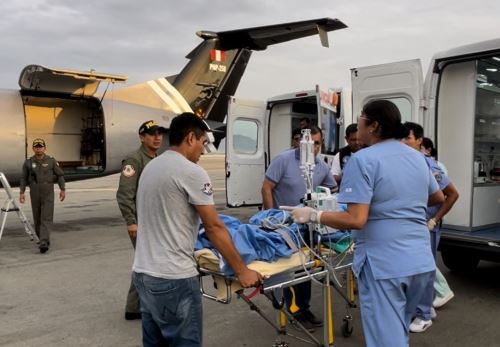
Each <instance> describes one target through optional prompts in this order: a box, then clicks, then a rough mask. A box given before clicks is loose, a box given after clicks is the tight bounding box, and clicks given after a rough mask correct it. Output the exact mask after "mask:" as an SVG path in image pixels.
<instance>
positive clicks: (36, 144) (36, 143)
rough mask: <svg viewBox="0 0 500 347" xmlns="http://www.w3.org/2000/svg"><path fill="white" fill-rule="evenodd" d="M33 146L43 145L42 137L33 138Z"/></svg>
mask: <svg viewBox="0 0 500 347" xmlns="http://www.w3.org/2000/svg"><path fill="white" fill-rule="evenodd" d="M33 147H45V141H44V140H43V139H40V138H38V139H34V140H33Z"/></svg>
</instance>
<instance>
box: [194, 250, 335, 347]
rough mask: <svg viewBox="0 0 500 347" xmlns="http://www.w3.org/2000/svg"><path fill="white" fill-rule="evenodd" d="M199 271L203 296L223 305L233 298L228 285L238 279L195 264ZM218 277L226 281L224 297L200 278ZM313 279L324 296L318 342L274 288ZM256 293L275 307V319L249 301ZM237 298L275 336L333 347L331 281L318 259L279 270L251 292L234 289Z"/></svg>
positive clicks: (327, 271)
mask: <svg viewBox="0 0 500 347" xmlns="http://www.w3.org/2000/svg"><path fill="white" fill-rule="evenodd" d="M198 270H199V272H200V277H199V278H200V291H201V294H202V296H203V297H205V298H207V299H209V300H213V301H216V302H219V303H222V304H229V303H230V302H231V300H232V298H233V296H232V295H233V293H232V289H231V286H232V284H233V283H235V282H237V281H238V280H237V278H235V277H234V276H225V275H224V274H223V273H222V272H219V271H213V270H210V269H207V268H204V267H198ZM207 275H211V276H219V277H223V278H224V282H225V284H226V293H227V296H226V298H225V299H221V298H218V297H216V296H214V295H211V294H209V293H208V292H207V291H206V290H205V288H204V284H203V277H204V276H207ZM311 279H315V280H317V281H320V282H321V283H322V287H323V288H322V295H323V341H322V342H321V341H319V340H318V339H317V338H316V337H315V336H314V335H312V334H311V332H309V331H308V330H307V329H306V328H305V327H304V326H303V325H302V324H300V322H299V321H297V320H296V319H295V318H294V316H293V315H292V314H291V313H290V312H288V310H287V309H286V308H285V307H284V300H283V298H282V299H281V300H280V301H278V300H277V298H276V296H275V291H276V290H278V289H281V290H282V289H284V288H288V287H291V286H294V285H296V284H299V283H303V282H307V281H310V280H311ZM257 293H260V294H263V295H264V296H266V297H267V298H268V299H269V300H270V301H271V303H272V304H273V307H274V309H275V310H278V315H277V316H278V317H277V319H276V320H275V321H277V323H276V322H275V321H273V320H272V319H271V318H269V317H268V316H266V314H264V312H263V311H262V310H261V309H260V308H259V306H258V305H256V304H255V303H254V302H253V301H252V297H253V296H255V295H256V294H257ZM235 294H236V296H237V298H240V299H242V300H243V301H244V302H245V303H246V304H247V305H248V306H249V307H250V310H252V311H255V312H256V313H257V314H258V315H259V316H260V317H261V318H263V319H264V320H265V321H266V322H267V323H268V324H269V325H271V326H272V327H273V328H274V330H275V331H276V332H277V333H278V335H286V336H290V337H292V338H295V339H298V340H300V341H302V342H306V343H309V344H312V345H316V346H324V347H325V346H333V343H334V331H333V311H332V298H331V281H330V271H329V270H328V269H327V268H326V267H325V266H324V265H323V263H322V262H321V261H320V260H318V259H315V260H311V261H307V262H305V263H304V264H303V266H297V267H293V268H290V269H288V270H286V271H283V272H280V273H278V274H275V275H272V276H270V277H268V278H266V279H264V280H263V283H262V285H261V286H260V287H259V288H257V289H256V290H254V292H253V293H252V294H250V295H245V294H244V291H243V289H240V290H237V291H236V293H235ZM287 320H289V321H290V322H292V324H294V325H295V326H296V327H297V328H298V329H299V330H300V331H301V332H302V333H303V334H304V335H305V336H306V337H307V338H303V337H300V336H296V335H294V334H291V333H290V332H289V331H288V330H287V327H286V323H287Z"/></svg>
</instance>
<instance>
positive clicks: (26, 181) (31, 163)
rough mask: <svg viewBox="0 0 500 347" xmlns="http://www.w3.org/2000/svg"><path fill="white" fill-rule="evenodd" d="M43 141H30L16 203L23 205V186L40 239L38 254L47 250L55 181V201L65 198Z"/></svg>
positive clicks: (55, 164) (58, 172) (54, 162)
mask: <svg viewBox="0 0 500 347" xmlns="http://www.w3.org/2000/svg"><path fill="white" fill-rule="evenodd" d="M45 150H46V147H45V141H44V140H43V139H35V140H33V152H35V155H34V156H32V157H31V158H29V159H26V161H25V162H24V164H23V174H22V177H21V184H20V193H21V194H20V196H19V201H20V202H21V204H24V202H25V201H26V197H25V195H24V192H25V191H26V186H29V187H30V198H31V209H32V210H33V219H34V221H35V232H36V234H37V236H38V238H39V239H40V246H39V247H40V253H45V252H47V251H48V250H49V246H50V228H51V225H52V220H53V218H54V182H55V181H56V180H57V183H58V184H59V188H60V190H61V191H60V193H59V200H61V201H63V200H64V199H65V197H66V192H65V182H64V172H63V170H62V169H61V168H60V167H59V164H58V162H57V160H55V159H54V158H53V157H51V156H49V155H46V154H45Z"/></svg>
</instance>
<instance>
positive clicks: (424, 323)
mask: <svg viewBox="0 0 500 347" xmlns="http://www.w3.org/2000/svg"><path fill="white" fill-rule="evenodd" d="M431 325H432V320H430V319H429V320H423V319H420V318H418V317H417V318H415V319H414V320H413V322H411V324H410V331H411V332H412V333H422V332H424V331H426V330H427V329H428V328H429V327H430V326H431Z"/></svg>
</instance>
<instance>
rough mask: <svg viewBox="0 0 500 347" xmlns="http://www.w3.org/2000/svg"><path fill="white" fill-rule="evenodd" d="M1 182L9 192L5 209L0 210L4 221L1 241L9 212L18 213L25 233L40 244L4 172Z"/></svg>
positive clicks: (0, 231)
mask: <svg viewBox="0 0 500 347" xmlns="http://www.w3.org/2000/svg"><path fill="white" fill-rule="evenodd" d="M0 182H1V183H2V186H3V188H4V189H5V191H6V192H7V199H6V200H5V202H4V204H3V207H2V208H1V209H0V210H1V213H0V216H1V219H2V227H1V228H0V240H1V239H2V234H3V229H4V227H5V222H6V221H7V214H8V213H9V212H16V213H17V216H18V217H19V220H20V221H21V223H22V224H23V226H24V231H25V232H26V234H28V235H29V237H30V240H31V241H33V240H35V241H36V242H38V241H39V240H38V236H36V233H35V232H34V231H33V227H32V226H31V224H30V222H29V221H28V219H27V218H26V216H25V215H24V213H23V211H22V210H21V208H20V207H19V205H18V204H17V202H16V199H15V198H14V193H13V192H12V188H11V187H10V184H9V181H7V177H5V175H4V174H3V172H0Z"/></svg>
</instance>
